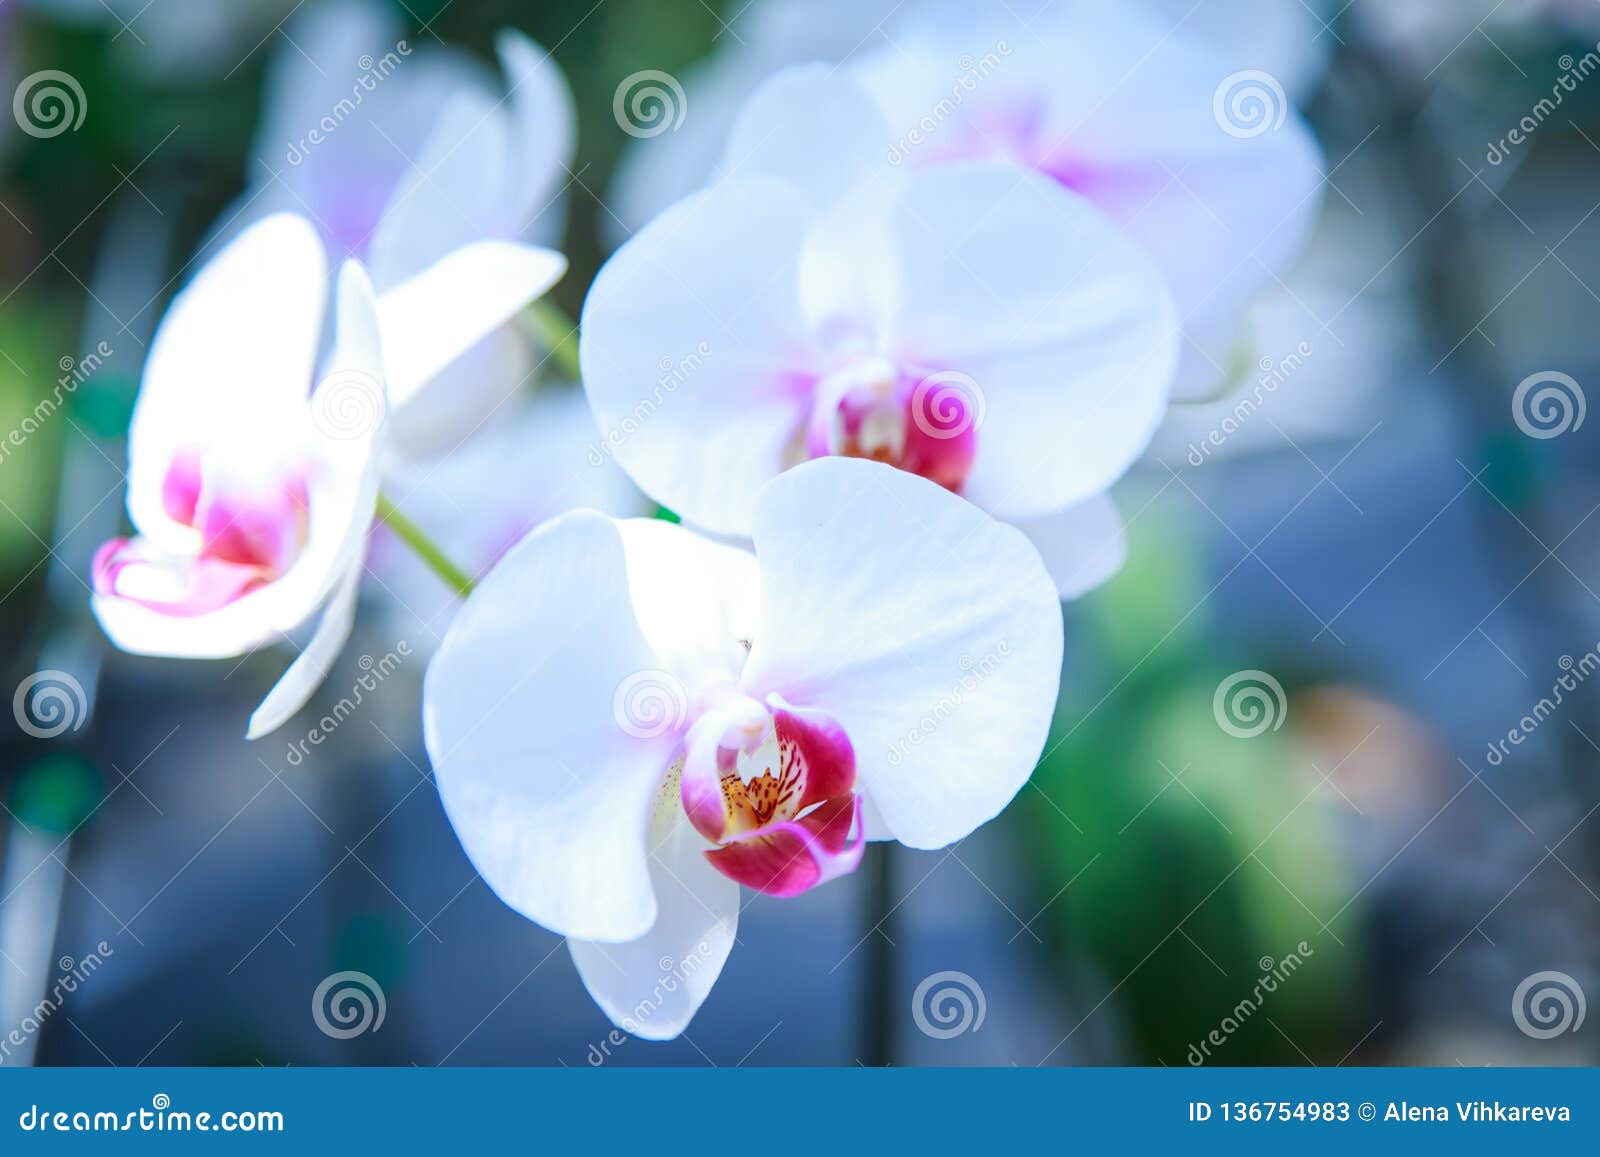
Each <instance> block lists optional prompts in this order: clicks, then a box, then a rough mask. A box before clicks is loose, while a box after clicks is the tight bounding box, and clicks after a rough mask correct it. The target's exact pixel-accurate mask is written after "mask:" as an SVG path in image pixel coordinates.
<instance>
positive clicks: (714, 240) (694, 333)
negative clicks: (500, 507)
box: [580, 180, 816, 534]
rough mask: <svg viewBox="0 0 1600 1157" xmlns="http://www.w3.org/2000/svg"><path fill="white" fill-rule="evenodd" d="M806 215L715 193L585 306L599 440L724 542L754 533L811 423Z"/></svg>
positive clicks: (664, 230)
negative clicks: (762, 495) (774, 480)
mask: <svg viewBox="0 0 1600 1157" xmlns="http://www.w3.org/2000/svg"><path fill="white" fill-rule="evenodd" d="M809 216H810V214H809V212H808V210H807V207H806V206H805V205H804V203H803V202H802V201H801V200H800V199H799V198H798V197H797V196H796V195H795V194H794V193H793V192H792V191H790V190H789V189H787V188H785V187H784V186H782V185H778V184H775V183H772V182H769V181H764V180H732V181H727V182H724V183H722V184H719V185H716V186H714V187H712V188H710V189H708V190H706V191H704V192H702V193H698V194H696V195H695V196H693V197H690V198H689V199H688V200H686V201H683V202H681V203H680V204H678V205H676V206H674V207H673V208H672V209H671V210H669V211H668V212H666V213H664V214H662V215H661V216H660V217H658V218H657V219H656V220H655V221H654V222H652V223H651V224H650V226H649V227H648V228H646V229H645V230H643V231H642V232H640V233H639V234H638V235H636V236H635V237H634V238H633V240H632V241H630V242H628V244H626V245H624V246H623V247H622V248H621V249H620V250H618V251H617V253H616V255H615V256H613V257H612V258H611V260H610V261H608V262H607V263H606V265H605V267H604V268H602V269H601V270H600V273H599V276H597V277H596V278H595V282H594V286H593V288H592V289H591V290H590V291H589V296H588V300H587V301H586V302H585V303H584V309H583V325H582V332H583V337H582V341H581V344H580V357H581V360H582V365H583V381H584V386H585V388H586V389H587V391H588V396H589V402H590V405H591V406H593V408H594V412H595V417H596V419H597V420H598V422H599V424H600V428H601V431H602V437H603V438H605V440H606V442H607V444H608V445H609V446H610V447H611V448H612V451H613V454H614V456H615V458H616V460H617V462H618V464H619V465H621V466H622V467H623V469H625V470H626V471H627V472H628V473H629V474H630V475H631V476H632V477H633V479H634V481H635V482H637V483H638V484H639V486H640V488H641V489H643V490H644V491H645V492H646V493H647V494H649V495H650V496H651V497H652V498H654V499H656V501H658V502H660V503H662V504H663V505H665V506H667V507H670V508H671V509H673V510H675V511H677V512H678V513H679V514H680V515H682V516H683V517H684V518H685V519H686V520H688V521H689V522H692V523H695V524H698V525H702V526H705V527H708V528H710V529H712V530H715V531H718V532H722V533H728V534H740V533H744V532H746V531H747V530H748V529H749V524H750V518H751V514H752V512H753V511H754V508H755V498H756V493H757V491H758V490H759V489H760V487H761V485H762V484H763V483H764V482H766V480H767V479H769V478H770V477H771V476H772V475H773V474H774V473H775V472H776V471H777V470H779V469H781V468H782V464H783V459H784V455H785V453H786V452H787V450H788V448H789V446H790V444H791V442H792V440H793V439H794V437H795V436H796V434H797V433H798V431H799V430H800V427H801V425H802V424H803V422H804V420H805V405H806V398H805V384H804V379H805V375H806V374H808V373H810V372H812V371H814V370H815V368H816V366H815V364H814V357H815V355H814V354H813V353H812V352H811V347H810V343H809V339H808V336H807V333H806V329H805V326H804V319H803V317H802V313H801V309H800V305H799V297H798V262H799V259H800V251H801V248H802V245H803V243H804V240H805V235H806V229H807V222H808V218H809ZM686 446H693V447H694V448H695V450H694V453H692V454H687V453H685V452H684V448H685V447H686Z"/></svg>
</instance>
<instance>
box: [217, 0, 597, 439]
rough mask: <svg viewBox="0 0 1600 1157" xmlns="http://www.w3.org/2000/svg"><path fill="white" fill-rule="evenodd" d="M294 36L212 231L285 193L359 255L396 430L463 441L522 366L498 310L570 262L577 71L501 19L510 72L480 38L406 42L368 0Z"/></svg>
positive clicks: (305, 15)
mask: <svg viewBox="0 0 1600 1157" xmlns="http://www.w3.org/2000/svg"><path fill="white" fill-rule="evenodd" d="M289 36H290V37H291V38H292V43H291V44H285V45H283V46H281V47H280V48H279V50H278V51H277V52H275V54H274V56H273V58H272V61H271V65H270V68H269V73H268V80H267V92H266V98H265V108H264V112H263V116H262V123H261V126H260V129H259V131H258V133H257V137H256V145H255V149H254V154H255V158H256V165H257V167H258V168H257V171H256V172H255V173H253V174H252V176H253V181H252V184H251V187H250V188H249V189H247V191H246V192H245V194H244V195H243V196H242V197H241V199H240V201H239V202H238V203H237V204H236V205H234V206H232V207H231V208H230V209H229V210H228V211H227V212H225V213H224V214H223V217H222V220H221V222H220V224H219V229H218V232H219V234H220V235H221V236H224V237H226V236H227V235H229V234H230V233H231V232H232V231H233V230H234V229H237V228H238V227H239V226H240V225H241V224H248V222H250V221H252V220H255V219H258V218H260V217H262V216H265V215H268V214H271V213H273V212H278V211H284V210H287V211H291V212H296V213H301V214H304V215H306V216H308V217H309V218H310V219H311V220H312V221H313V222H314V223H315V224H316V226H317V228H318V230H319V232H320V233H321V234H322V238H323V241H324V243H325V244H326V245H327V247H328V249H329V251H330V252H331V253H332V254H333V255H334V257H335V259H339V258H341V257H346V256H349V257H357V258H360V259H361V260H362V261H363V262H364V263H365V264H366V265H367V267H368V268H369V269H370V271H371V273H372V279H373V284H374V285H375V287H376V288H377V291H378V316H379V322H380V324H381V327H382V333H383V344H384V354H385V360H386V362H387V364H388V366H389V370H390V382H389V390H390V400H391V402H392V403H393V406H394V415H393V417H394V429H393V432H392V433H393V443H394V445H395V447H396V449H398V450H400V451H403V452H404V453H406V454H409V455H413V456H415V455H426V454H431V453H436V452H439V451H441V450H445V449H450V448H453V447H454V446H455V445H457V444H458V443H459V442H460V441H461V440H462V439H463V438H465V437H466V436H467V435H468V434H469V433H470V432H472V431H473V430H474V429H476V428H477V427H478V426H479V425H480V424H481V422H482V420H483V417H484V415H485V414H487V413H489V412H490V411H492V410H493V409H494V408H495V407H496V406H497V405H498V404H499V403H500V402H501V401H502V400H503V399H504V398H505V397H507V396H508V395H509V394H510V393H511V392H513V391H514V390H516V389H517V388H518V387H519V386H520V385H521V383H523V382H524V381H525V380H526V378H527V376H528V372H529V366H530V362H529V356H528V348H527V341H526V338H525V337H524V336H523V335H522V334H520V333H519V332H517V331H516V329H515V328H514V327H512V326H510V325H506V324H504V323H505V322H507V321H508V319H510V318H511V317H512V316H513V315H514V314H516V313H517V312H518V311H520V310H521V309H522V308H523V307H525V306H526V305H527V304H528V303H529V302H531V301H533V300H534V299H535V298H537V297H539V296H540V295H541V294H543V293H544V292H545V291H546V290H547V289H549V288H550V286H551V285H553V284H554V283H555V282H556V281H557V280H559V278H560V277H561V275H562V274H563V273H564V272H565V270H566V260H565V258H564V257H562V256H561V255H560V254H559V253H557V252H555V251H553V250H551V249H548V248H544V246H545V245H549V244H553V243H554V242H555V241H556V239H557V237H558V235H559V233H560V223H561V217H562V208H563V206H562V202H561V193H562V189H563V187H564V181H563V177H564V175H565V172H566V165H567V163H568V161H570V159H571V157H572V151H573V148H574V125H575V117H574V113H573V109H572V99H571V96H570V94H569V93H568V91H567V86H566V82H565V80H564V79H563V78H562V76H561V73H560V70H559V69H558V68H557V67H556V66H555V64H554V62H553V61H552V60H551V59H550V57H549V54H548V53H546V52H545V51H544V50H543V49H541V48H540V47H539V46H538V45H536V44H534V43H533V42H532V41H530V40H528V39H527V38H526V37H525V36H523V35H522V34H521V33H518V32H515V31H512V30H509V29H508V30H506V31H503V32H502V33H501V34H500V37H499V40H498V49H499V55H500V61H501V66H502V68H503V70H504V73H505V78H506V79H505V84H504V86H503V87H502V86H501V85H500V84H499V82H498V81H497V80H496V78H495V77H494V76H493V75H492V74H491V73H490V72H489V70H488V69H486V68H485V67H484V66H483V65H482V64H481V63H479V62H478V61H477V60H476V59H474V58H473V57H471V56H470V55H469V54H466V53H464V52H460V51H457V50H453V49H448V48H443V47H439V46H425V47H422V48H415V47H413V46H412V45H410V44H409V43H408V42H407V41H405V40H403V39H402V38H401V28H400V26H399V23H398V21H397V20H395V18H394V14H393V12H392V11H391V10H390V9H389V8H388V7H387V6H386V5H381V4H376V3H373V2H371V0H338V2H336V3H332V4H328V5H322V6H316V7H313V8H310V9H307V10H306V11H304V12H302V13H301V14H300V15H299V16H298V17H297V18H296V19H295V21H294V22H293V23H292V24H291V25H290V27H289ZM467 324H470V328H462V326H463V325H467ZM425 386H426V387H428V388H427V389H424V387H425Z"/></svg>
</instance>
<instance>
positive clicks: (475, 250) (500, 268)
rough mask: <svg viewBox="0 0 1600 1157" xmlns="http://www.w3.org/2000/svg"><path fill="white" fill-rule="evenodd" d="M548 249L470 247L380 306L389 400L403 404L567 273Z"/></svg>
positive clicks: (508, 244) (492, 244) (392, 292)
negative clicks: (387, 371) (387, 372)
mask: <svg viewBox="0 0 1600 1157" xmlns="http://www.w3.org/2000/svg"><path fill="white" fill-rule="evenodd" d="M566 269H567V259H566V258H565V257H563V256H561V254H559V253H556V252H555V251H553V250H550V249H540V248H538V247H536V246H532V245H522V244H519V243H517V242H512V241H475V242H472V243H471V244H468V245H463V246H461V247H460V248H458V249H454V250H452V251H451V252H449V253H448V254H447V255H446V256H444V257H442V258H440V259H439V260H438V261H436V262H434V263H433V264H432V265H430V266H429V267H428V268H427V269H425V270H423V271H422V272H420V273H418V274H416V275H415V276H413V277H411V278H409V279H408V280H406V281H404V282H401V283H400V284H399V285H397V286H394V287H393V288H390V289H388V290H387V291H385V292H384V293H383V295H382V296H381V297H380V298H379V299H378V319H379V322H380V323H381V327H382V330H383V353H384V362H385V364H386V365H387V366H388V367H389V396H390V398H391V399H392V400H393V402H394V404H395V405H397V406H399V405H403V404H405V402H407V401H408V400H409V399H410V398H411V397H412V396H413V395H415V394H416V392H417V391H418V390H420V389H421V388H422V387H423V385H424V384H426V383H427V381H428V380H429V379H430V378H432V377H433V376H434V375H435V374H437V373H438V372H439V371H440V370H442V369H444V368H445V366H447V365H449V364H450V363H451V362H452V361H454V360H455V359H456V358H457V357H459V356H460V355H461V354H463V353H465V352H466V351H467V350H468V349H469V348H470V347H471V346H472V345H473V344H474V343H475V342H477V341H479V340H481V339H482V338H484V337H485V336H487V335H488V334H489V333H490V332H491V331H492V330H494V329H495V328H496V327H497V326H499V325H501V324H502V323H503V322H505V321H507V320H508V319H510V318H511V316H512V315H513V314H515V313H516V312H517V311H518V310H520V309H522V308H523V307H524V306H525V305H527V304H528V303H529V302H530V301H532V300H534V299H535V298H536V297H538V296H540V295H541V294H542V293H544V291H545V290H547V289H549V288H550V287H551V286H552V285H554V284H555V283H556V282H557V281H559V280H560V279H561V275H562V274H563V273H565V272H566Z"/></svg>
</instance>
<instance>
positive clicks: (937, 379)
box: [805, 357, 983, 491]
mask: <svg viewBox="0 0 1600 1157" xmlns="http://www.w3.org/2000/svg"><path fill="white" fill-rule="evenodd" d="M982 414H983V408H982V397H981V395H980V394H979V393H978V391H977V386H976V383H974V382H972V380H971V379H970V378H967V377H966V375H964V374H959V373H955V372H953V371H924V372H910V371H908V370H906V369H904V368H901V367H898V366H896V365H895V364H894V363H892V362H890V361H889V360H888V359H886V358H879V357H869V358H858V359H856V360H855V361H853V362H851V363H849V364H848V365H846V366H845V367H844V368H843V369H841V370H838V371H836V372H835V373H832V374H829V375H828V376H827V377H825V378H823V379H822V380H821V381H819V382H818V383H817V385H816V388H815V390H814V391H813V394H812V408H811V415H810V419H809V421H808V422H807V425H806V441H805V449H806V455H807V457H810V458H821V457H824V456H826V455H840V456H843V457H847V458H868V459H871V460H872V461H874V462H884V463H887V464H888V465H890V466H896V467H898V468H900V469H901V470H906V471H909V472H910V473H912V474H920V475H921V476H922V477H924V478H927V479H929V480H931V481H933V482H937V483H938V484H939V485H941V486H943V487H945V488H947V489H949V490H954V491H960V489H961V487H962V485H963V484H964V483H965V482H966V480H967V474H968V473H969V472H970V471H971V469H972V462H973V459H974V458H975V457H976V456H977V452H978V425H979V423H980V421H981V420H982Z"/></svg>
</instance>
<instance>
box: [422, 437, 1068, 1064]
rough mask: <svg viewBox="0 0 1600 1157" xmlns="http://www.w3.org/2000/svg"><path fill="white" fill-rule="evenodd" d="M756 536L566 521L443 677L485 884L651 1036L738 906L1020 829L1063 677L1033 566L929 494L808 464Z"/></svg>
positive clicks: (464, 639)
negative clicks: (873, 862)
mask: <svg viewBox="0 0 1600 1157" xmlns="http://www.w3.org/2000/svg"><path fill="white" fill-rule="evenodd" d="M754 542H755V552H754V554H753V555H752V554H750V553H748V552H746V551H743V550H740V549H737V548H734V547H729V546H724V545H720V544H717V543H714V542H711V541H709V540H707V539H704V538H701V537H699V536H698V535H696V534H694V533H692V532H691V531H689V530H686V529H684V528H683V527H680V526H674V525H672V524H670V523H667V522H662V521H659V520H643V519H633V520H624V521H615V520H612V519H609V518H606V517H603V516H601V515H599V514H597V513H594V512H588V511H580V512H576V513H572V514H567V515H563V516H562V517H560V518H557V519H556V520H554V521H553V522H551V523H548V524H546V525H545V526H543V527H541V528H540V529H539V530H537V531H535V532H534V533H532V534H531V535H529V536H528V537H527V538H525V539H523V540H522V542H520V543H519V544H518V545H517V546H515V547H514V548H512V550H511V551H510V552H509V553H508V554H507V555H506V556H505V558H504V559H502V560H501V562H500V564H499V565H498V566H497V567H496V568H495V569H494V570H493V571H492V572H491V573H490V574H489V575H488V576H487V577H486V578H485V579H484V580H483V582H482V583H481V584H480V585H479V586H478V589H477V590H476V591H475V592H474V593H473V595H472V597H471V598H470V599H468V601H467V603H466V606H465V607H463V609H462V611H461V613H460V615H459V616H458V617H457V619H456V621H455V623H454V625H453V626H452V627H451V629H450V633H449V635H448V636H447V637H446V639H445V642H444V645H443V647H442V648H441V650H440V651H439V653H438V655H437V656H436V657H435V658H434V659H433V661H432V663H431V664H430V666H429V668H428V674H427V679H426V684H425V688H424V694H423V704H424V709H423V714H424V734H425V737H426V741H427V746H428V752H429V755H430V756H431V757H432V760H433V767H434V773H435V776H436V778H437V781H438V784H439V791H440V795H441V796H442V798H443V800H444V806H445V810H446V812H447V813H448V814H449V816H450V820H451V822H452V823H453V824H454V826H455V829H456V834H457V835H458V836H459V837H460V839H461V842H462V844H463V846H464V847H465V848H466V851H467V854H468V856H469V857H470V858H471V859H472V862H473V864H474V866H475V867H476V868H477V869H478V871H479V872H480V873H481V874H482V876H483V878H484V880H485V881H487V882H488V884H489V885H490V887H492V888H493V889H494V890H495V892H496V893H497V894H498V895H499V896H500V898H501V899H503V900H504V901H505V902H506V903H507V904H509V905H510V906H511V907H512V908H514V909H516V911H518V912H520V913H521V914H522V915H524V916H526V917H528V918H529V919H530V920H534V921H536V922H537V923H539V924H542V925H543V926H544V927H546V928H548V929H550V930H551V931H554V932H556V933H559V934H562V935H565V936H567V937H568V938H569V940H570V947H571V951H572V956H573V960H574V962H575V963H576V964H577V967H578V970H579V972H580V974H581V975H582V977H583V981H584V983H585V985H587V986H588V989H589V992H590V993H591V994H592V995H593V996H594V998H595V1000H596V1001H597V1002H598V1003H599V1005H600V1007H601V1008H602V1009H603V1010H604V1011H605V1013H606V1015H607V1016H609V1017H610V1018H611V1019H612V1021H613V1022H615V1023H616V1024H617V1025H619V1026H621V1027H623V1028H625V1029H627V1030H628V1031H629V1032H632V1033H635V1034H636V1035H639V1036H643V1037H647V1038H651V1039H665V1038H669V1037H673V1036H676V1035H677V1034H678V1033H680V1032H681V1031H682V1030H683V1028H684V1026H685V1025H687V1024H688V1022H689V1020H690V1018H691V1017H692V1016H693V1015H694V1013H695V1011H696V1009H698V1008H699V1006H700V1004H701V1002H702V1001H704V999H705V997H706V994H707V993H708V992H709V991H710V988H711V986H712V983H713V982H714V981H715V980H716V977H717V975H718V973H719V972H720V971H721V969H722V965H723V962H724V960H725V959H726V957H727V954H728V951H729V949H730V948H731V946H732V944H733V939H734V930H735V927H736V925H737V923H738V915H739V888H740V886H741V885H743V886H746V887H751V888H755V889H757V890H759V891H762V892H765V893H768V894H770V895H775V896H791V895H795V894H797V893H799V892H803V891H805V890H807V889H809V888H811V887H814V886H816V885H818V884H821V883H823V882H825V881H827V880H829V879H832V878H835V877H837V876H839V875H841V874H843V873H846V872H849V871H851V870H852V869H854V867H855V866H856V865H857V863H858V862H859V859H860V856H861V853H862V849H863V840H866V839H897V840H899V841H900V842H901V843H903V844H906V845H908V846H910V847H914V848H939V847H943V846H945V845H947V844H949V843H951V842H953V841H955V840H959V839H961V838H962V837H964V836H966V835H967V834H968V833H970V832H971V831H972V830H973V829H975V828H976V827H978V826H979V825H981V824H983V823H985V822H986V821H988V820H989V819H991V818H993V817H994V816H995V815H997V814H999V812H1000V811H1001V810H1002V809H1003V808H1004V807H1005V806H1006V804H1007V803H1009V802H1010V800H1011V798H1012V797H1013V796H1014V795H1016V793H1017V792H1018V791H1019V790H1021V788H1022V786H1023V784H1024V783H1025V782H1026V781H1027V779H1028V776H1029V775H1030V774H1031V773H1032V770H1033V767H1034V763H1035V761H1036V760H1037V759H1038V756H1039V752H1040V750H1041V749H1042V746H1043V744H1044V741H1045V736H1046V733H1047V732H1048V729H1049V726H1050V718H1051V713H1052V711H1053V709H1054V705H1055V698H1056V691H1057V688H1058V685H1059V681H1060V670H1061V633H1062V631H1061V614H1060V608H1059V606H1058V605H1057V602H1056V595H1055V589H1054V586H1053V585H1052V584H1051V582H1050V580H1049V577H1048V575H1047V574H1046V573H1045V570H1044V567H1043V565H1042V563H1041V561H1040V558H1039V556H1038V553H1037V552H1036V551H1035V550H1034V549H1033V547H1032V546H1031V545H1030V544H1029V543H1028V541H1027V539H1025V538H1024V537H1023V536H1022V535H1020V534H1018V533H1017V532H1016V531H1015V530H1013V529H1012V528H1010V527H1007V526H1005V525H1003V524H1001V523H997V522H995V521H994V520H992V519H990V518H989V517H988V516H987V515H985V514H983V512H982V511H980V510H978V508H976V507H975V506H973V505H971V504H970V503H967V502H963V501H962V500H961V499H959V498H957V497H955V496H954V495H952V494H950V493H948V492H947V491H945V490H943V489H941V488H940V487H938V486H936V485H934V484H932V483H929V482H927V481H924V480H922V479H920V478H915V477H912V476H910V475H908V474H906V473H904V472H902V471H897V470H893V469H890V468H888V467H886V466H883V465H880V464H877V463H872V462H859V461H848V460H844V459H829V460H826V461H821V462H812V463H807V464H806V465H804V466H801V467H798V468H797V469H795V470H792V471H790V472H788V473H786V474H784V475H783V476H782V477H780V478H778V479H776V480H774V481H773V482H771V483H770V484H769V485H768V486H767V487H766V488H765V489H764V490H763V491H762V493H761V497H760V500H759V501H758V503H757V511H756V517H755V525H754ZM641 1008H642V1009H644V1011H643V1012H641V1011H640V1010H641Z"/></svg>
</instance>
